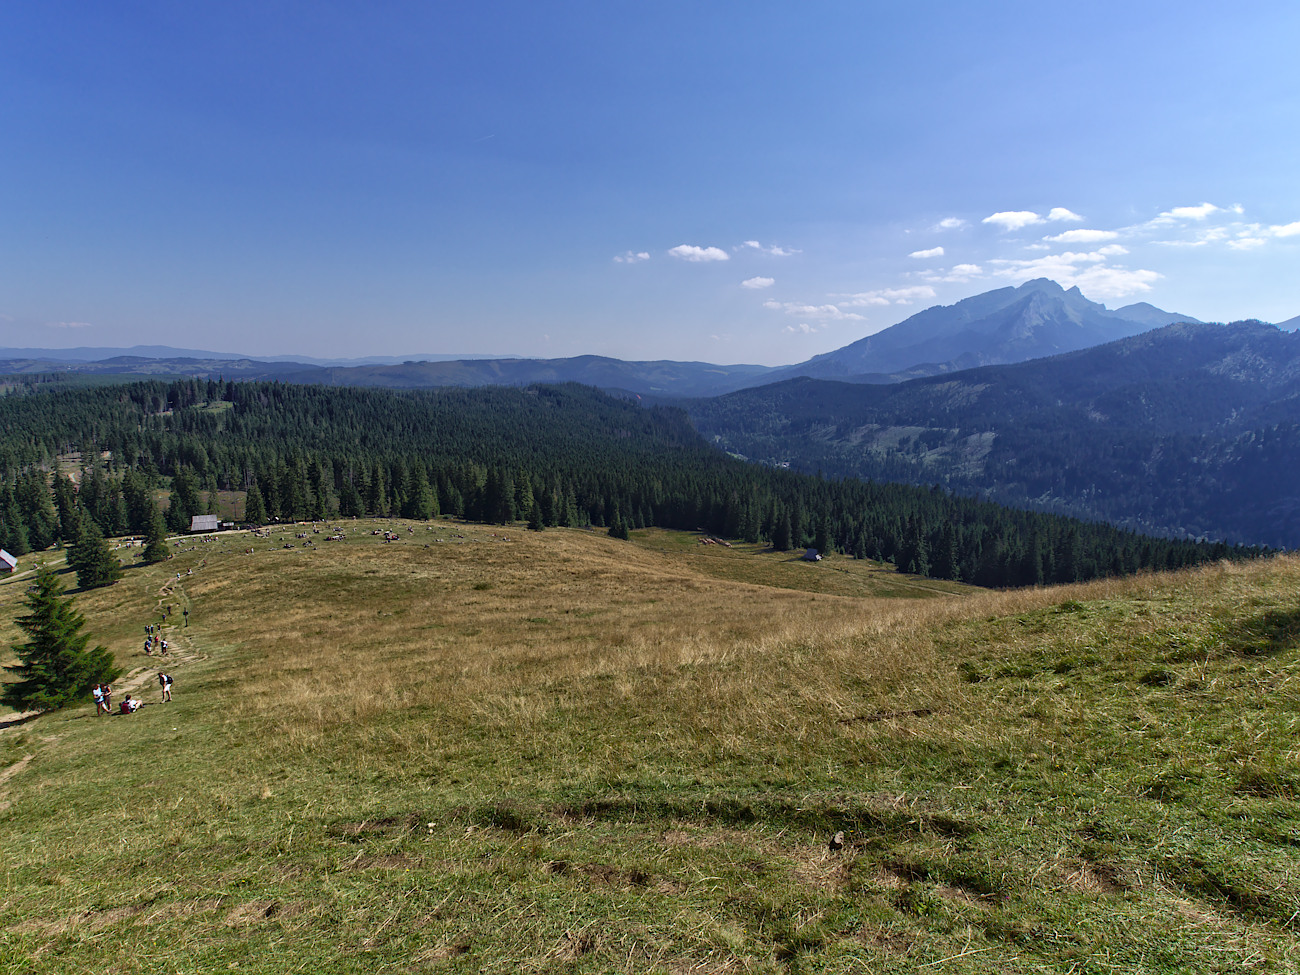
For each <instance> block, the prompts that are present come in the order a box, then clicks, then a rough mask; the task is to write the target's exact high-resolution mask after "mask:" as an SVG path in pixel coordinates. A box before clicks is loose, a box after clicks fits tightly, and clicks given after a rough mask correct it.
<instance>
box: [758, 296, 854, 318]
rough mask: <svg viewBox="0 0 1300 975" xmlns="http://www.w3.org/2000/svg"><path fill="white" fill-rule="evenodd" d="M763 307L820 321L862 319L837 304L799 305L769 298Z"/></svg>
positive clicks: (795, 302) (794, 302)
mask: <svg viewBox="0 0 1300 975" xmlns="http://www.w3.org/2000/svg"><path fill="white" fill-rule="evenodd" d="M763 307H764V308H771V309H772V310H774V311H783V312H785V313H786V314H787V315H798V316H799V317H800V318H816V319H818V320H820V321H831V322H842V321H859V322H860V321H862V320H863V318H862V316H861V315H858V314H856V313H854V312H851V311H845V310H844V309H843V308H840V307H839V306H838V305H801V304H799V302H797V301H773V300H771V299H769V300H767V301H765V302H763Z"/></svg>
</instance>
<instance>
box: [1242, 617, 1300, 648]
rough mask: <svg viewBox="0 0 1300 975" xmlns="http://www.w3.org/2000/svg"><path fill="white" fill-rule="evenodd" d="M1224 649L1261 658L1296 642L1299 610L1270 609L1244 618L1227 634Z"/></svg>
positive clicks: (1299, 631)
mask: <svg viewBox="0 0 1300 975" xmlns="http://www.w3.org/2000/svg"><path fill="white" fill-rule="evenodd" d="M1226 642H1227V646H1228V650H1229V651H1230V652H1231V653H1235V654H1238V655H1240V656H1243V657H1263V656H1271V655H1272V654H1275V653H1280V652H1281V651H1283V650H1288V649H1290V648H1291V647H1294V646H1295V645H1296V644H1297V643H1298V642H1300V609H1289V610H1281V609H1271V610H1269V611H1268V612H1267V613H1262V614H1260V615H1259V616H1256V617H1254V618H1253V619H1249V620H1246V621H1245V622H1244V623H1242V624H1241V625H1240V627H1239V628H1238V629H1237V631H1236V632H1234V633H1231V634H1229V635H1228V638H1227V641H1226Z"/></svg>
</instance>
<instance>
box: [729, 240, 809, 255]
mask: <svg viewBox="0 0 1300 975" xmlns="http://www.w3.org/2000/svg"><path fill="white" fill-rule="evenodd" d="M741 246H742V247H748V248H749V249H750V250H756V251H762V252H763V253H764V254H771V255H772V256H773V257H790V256H791V255H792V254H798V253H799V251H797V250H791V249H789V248H785V247H776V246H775V245H773V246H771V247H764V246H763V245H762V244H760V243H759V242H758V241H756V240H747V241H745V242H744V244H742V245H741Z"/></svg>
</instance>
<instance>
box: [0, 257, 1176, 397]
mask: <svg viewBox="0 0 1300 975" xmlns="http://www.w3.org/2000/svg"><path fill="white" fill-rule="evenodd" d="M1195 321H1196V319H1194V318H1192V317H1191V316H1189V315H1180V314H1175V313H1172V312H1166V311H1162V310H1161V309H1159V308H1155V307H1153V306H1152V305H1149V304H1146V303H1140V304H1134V305H1127V306H1125V307H1124V308H1120V309H1117V310H1115V311H1108V310H1107V309H1106V307H1105V306H1104V305H1100V304H1097V303H1095V302H1091V301H1089V300H1088V299H1087V298H1085V297H1084V296H1083V295H1082V294H1081V293H1080V292H1079V289H1078V288H1071V289H1070V290H1068V291H1066V290H1065V289H1063V288H1062V287H1061V286H1060V285H1059V284H1057V283H1056V282H1054V281H1049V280H1047V279H1045V278H1042V279H1038V280H1035V281H1029V282H1026V283H1025V284H1023V285H1021V286H1020V287H1018V288H1000V289H998V290H996V291H990V292H987V293H985V294H982V295H976V296H975V297H972V298H967V299H966V300H964V301H959V302H957V303H956V304H955V305H946V306H944V305H938V306H935V307H933V308H928V309H926V310H925V311H922V312H919V313H918V314H916V315H913V316H912V317H911V318H908V319H907V320H906V321H903V322H900V323H898V324H897V325H893V326H891V327H890V328H887V329H884V330H883V331H881V332H877V333H876V334H874V335H870V336H867V337H866V338H863V339H860V340H858V341H857V342H854V343H852V344H851V345H847V346H845V347H844V348H842V349H838V350H836V351H834V352H828V353H826V354H825V355H819V356H815V357H814V358H812V359H809V360H808V361H807V362H802V363H798V364H796V365H792V366H777V367H772V366H759V365H744V364H740V365H715V364H713V363H707V362H674V361H668V360H660V361H647V362H625V361H623V360H621V359H611V358H606V357H603V356H576V357H573V358H565V359H523V358H514V357H495V358H493V357H478V356H461V357H452V356H432V355H431V356H421V357H412V356H408V357H404V358H402V359H397V358H391V357H382V356H374V357H370V358H368V359H350V360H325V359H313V358H310V357H307V356H276V357H251V356H239V355H233V354H229V353H216V352H204V351H200V350H194V349H175V348H169V347H166V346H137V347H135V348H133V349H102V348H101V349H93V348H82V349H67V350H54V349H0V372H4V373H33V372H49V371H57V370H71V371H76V372H89V373H98V374H128V375H141V374H143V375H180V376H197V377H200V378H215V377H217V376H222V377H225V378H228V379H279V380H284V381H289V382H317V383H327V384H333V385H346V386H387V387H391V388H417V387H427V386H485V385H527V384H530V383H538V382H547V383H553V382H579V383H584V384H586V385H591V386H597V387H600V388H601V389H606V390H616V391H620V392H627V393H635V394H638V395H642V396H647V397H655V398H675V397H699V396H716V395H720V394H723V393H729V392H733V391H735V390H738V389H745V388H748V387H752V386H758V385H762V384H765V383H771V382H778V381H781V380H784V379H790V378H793V377H795V376H812V377H817V378H835V379H842V380H847V381H849V382H860V383H882V382H898V381H901V380H904V379H910V378H915V377H917V376H927V375H935V374H939V373H946V372H954V371H957V370H960V369H965V368H970V367H972V366H977V365H988V364H994V363H1011V362H1022V361H1025V360H1027V359H1033V358H1038V357H1041V356H1045V355H1054V354H1057V353H1060V352H1068V351H1072V350H1075V349H1081V348H1087V347H1089V346H1093V345H1098V344H1101V343H1103V342H1109V341H1112V340H1114V339H1116V338H1122V337H1124V336H1128V335H1135V334H1138V333H1140V332H1143V331H1146V330H1147V329H1150V328H1155V327H1158V326H1161V325H1167V324H1170V323H1172V322H1195Z"/></svg>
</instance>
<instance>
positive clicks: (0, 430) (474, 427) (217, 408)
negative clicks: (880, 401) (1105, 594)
mask: <svg viewBox="0 0 1300 975" xmlns="http://www.w3.org/2000/svg"><path fill="white" fill-rule="evenodd" d="M9 389H10V392H9V395H6V396H3V397H0V544H3V545H4V547H5V548H7V549H8V550H9V551H10V552H13V553H15V554H23V553H25V552H27V551H31V550H32V549H42V548H45V547H47V546H49V545H52V544H55V543H56V542H59V541H65V542H66V541H69V540H70V539H71V536H74V535H76V534H77V528H76V526H77V525H78V524H79V523H80V522H81V520H82V519H83V518H88V519H90V520H93V522H94V523H95V525H96V526H97V527H98V529H99V530H100V531H102V532H103V533H104V534H106V535H119V534H125V533H141V534H143V533H146V532H148V530H149V527H150V524H151V522H152V521H153V520H154V519H155V517H156V514H157V509H156V506H155V502H154V495H155V492H157V491H159V490H165V491H167V492H169V498H170V501H169V504H168V507H167V512H166V518H167V521H168V524H169V526H170V527H171V528H172V529H173V530H182V529H184V528H187V527H188V525H189V521H190V516H191V515H193V514H196V513H202V512H203V511H204V510H215V504H216V496H217V492H218V491H219V490H227V491H238V492H244V491H246V492H247V496H246V498H245V500H244V506H245V510H244V511H243V512H242V513H243V514H244V517H245V518H246V519H247V520H248V521H264V520H269V519H273V518H278V519H281V520H293V519H323V518H329V517H334V516H343V517H348V516H352V515H358V516H360V515H379V516H384V515H395V516H397V515H400V516H403V517H408V518H416V519H427V518H432V517H435V516H437V515H438V514H440V513H441V514H452V515H457V516H462V517H465V518H469V519H473V520H479V521H485V522H494V523H509V522H514V521H527V522H528V523H529V526H530V527H532V528H534V529H543V528H546V527H549V526H582V525H593V526H598V527H606V528H608V529H609V530H610V531H611V533H613V534H622V535H625V534H626V532H627V531H628V530H629V529H635V528H639V527H643V526H648V525H655V526H660V527H665V528H677V529H701V530H704V531H708V532H711V533H713V534H717V535H720V536H723V537H730V538H739V539H745V540H747V541H751V542H758V541H766V542H768V543H770V544H771V545H773V546H774V547H775V548H777V549H782V550H784V549H790V548H796V547H802V546H804V545H814V546H816V547H817V548H819V549H823V550H837V551H841V552H846V553H849V554H852V555H855V556H858V557H866V558H876V559H882V560H890V561H893V562H894V563H895V564H896V565H897V566H898V567H899V569H900V570H902V571H907V572H915V573H918V574H922V575H930V576H933V577H937V578H946V579H960V580H964V581H968V582H973V583H976V584H979V585H987V586H1015V585H1031V584H1036V583H1044V582H1062V581H1075V580H1080V579H1087V578H1093V577H1096V576H1099V575H1109V574H1123V573H1131V572H1135V571H1139V570H1142V569H1163V568H1174V567H1179V566H1184V565H1190V564H1194V563H1197V562H1202V561H1206V560H1211V559H1219V558H1224V557H1245V556H1248V555H1251V554H1256V553H1257V552H1258V550H1255V549H1244V548H1234V547H1229V546H1226V545H1222V544H1205V543H1198V542H1193V541H1173V540H1167V539H1157V538H1150V537H1146V536H1142V535H1138V534H1135V533H1133V532H1127V531H1122V530H1119V529H1116V528H1113V527H1110V526H1107V525H1102V524H1093V523H1086V522H1081V521H1077V520H1073V519H1067V518H1062V517H1057V516H1052V515H1046V514H1041V513H1034V512H1027V511H1018V510H1012V509H1008V508H1003V507H999V506H997V505H994V504H991V503H987V502H983V501H979V500H975V499H971V498H961V497H955V496H952V495H949V494H947V493H946V492H943V491H940V490H938V489H929V488H919V487H909V486H903V485H897V484H878V483H870V482H862V481H858V480H853V479H849V480H827V479H823V478H820V477H814V476H809V475H805V474H798V473H793V472H790V471H783V470H777V469H772V468H768V467H761V466H757V465H751V464H746V463H743V462H740V461H737V460H735V459H733V458H730V457H728V456H726V455H725V454H722V453H720V452H719V451H716V450H714V449H713V448H711V447H710V446H708V444H707V443H706V442H705V441H704V440H703V439H702V438H701V437H700V436H699V435H698V434H697V433H696V432H695V430H694V428H693V427H692V426H691V424H690V421H689V419H688V418H687V416H686V414H685V413H684V412H683V411H681V410H677V409H672V408H661V407H660V408H653V409H645V408H642V407H641V406H639V405H637V404H635V403H633V402H630V401H627V400H622V399H617V398H613V397H610V396H607V395H605V394H603V393H600V392H598V391H596V390H594V389H591V388H588V387H583V386H575V385H561V386H536V387H529V388H526V389H515V388H502V387H489V388H477V389H436V390H414V391H388V390H379V389H360V388H338V387H324V386H311V385H291V384H283V383H253V382H249V383H235V382H223V381H218V380H197V379H187V380H177V381H171V382H166V381H144V382H136V383H129V384H118V385H111V386H85V385H69V384H64V383H61V382H57V381H54V382H40V383H38V382H26V381H21V380H20V381H16V382H15V384H14V385H12V386H10V387H9ZM73 452H79V453H80V456H81V457H82V458H85V459H88V460H87V461H86V462H85V467H84V469H83V470H82V472H81V474H80V477H79V484H78V485H77V486H75V487H74V484H73V482H72V480H71V479H69V478H68V477H67V476H66V473H59V474H55V473H54V471H55V470H56V460H57V458H58V457H59V456H60V455H64V456H66V455H68V454H70V453H73Z"/></svg>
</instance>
